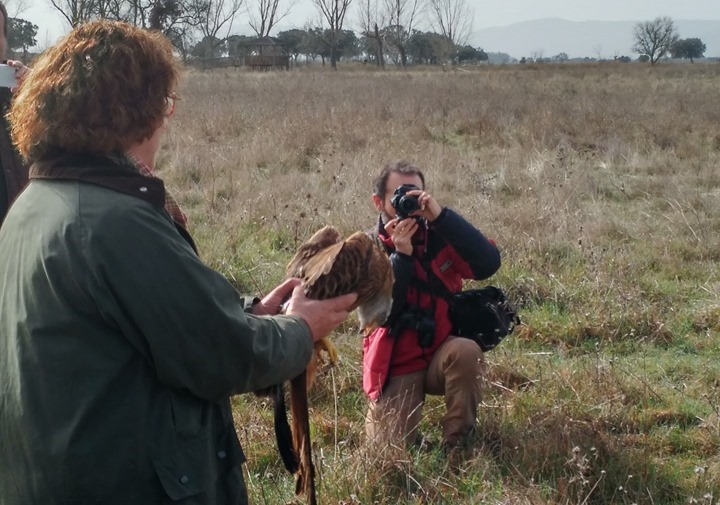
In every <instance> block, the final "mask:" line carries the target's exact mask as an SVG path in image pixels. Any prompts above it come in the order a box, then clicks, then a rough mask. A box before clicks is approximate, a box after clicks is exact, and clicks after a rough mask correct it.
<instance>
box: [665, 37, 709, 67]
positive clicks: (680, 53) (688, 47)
mask: <svg viewBox="0 0 720 505" xmlns="http://www.w3.org/2000/svg"><path fill="white" fill-rule="evenodd" d="M705 49H706V48H705V44H703V41H702V40H700V39H697V38H694V39H680V40H678V41H677V42H675V43H674V44H673V45H672V47H671V48H670V54H672V57H673V58H684V59H689V60H690V63H693V59H694V58H702V57H703V55H704V54H705Z"/></svg>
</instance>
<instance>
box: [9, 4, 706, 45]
mask: <svg viewBox="0 0 720 505" xmlns="http://www.w3.org/2000/svg"><path fill="white" fill-rule="evenodd" d="M255 1H257V0H245V2H246V3H247V2H250V5H253V4H254V2H255ZM285 1H287V0H285ZM466 1H467V3H468V5H469V6H470V8H471V9H472V10H473V12H474V17H473V20H474V21H473V30H479V29H481V28H487V27H491V26H507V25H510V24H513V23H518V22H521V21H529V20H533V19H542V18H562V19H567V20H570V21H643V20H648V19H653V18H655V17H657V16H670V17H671V18H673V19H712V20H720V1H718V0H466ZM8 3H11V2H8ZM26 3H27V4H28V5H30V7H29V8H28V9H27V10H26V11H24V12H23V13H22V14H21V15H20V17H22V18H24V19H27V20H28V21H31V22H32V23H34V24H36V25H37V26H38V28H39V30H38V37H37V40H38V44H39V45H40V46H41V47H47V46H48V45H50V44H52V43H53V42H54V41H55V40H56V39H57V38H58V37H59V36H61V35H62V34H64V33H66V32H67V31H68V26H67V24H66V23H64V22H63V20H62V16H61V15H60V14H59V13H58V12H57V11H56V10H54V8H53V7H52V6H50V1H49V0H26ZM353 3H355V4H357V3H358V0H354V2H353ZM356 11H357V6H356V5H351V7H350V13H349V14H348V19H347V22H346V27H347V28H350V29H353V28H354V29H357V27H356V26H354V20H355V18H356V17H357V16H356ZM10 15H12V11H11V14H10ZM315 19H318V18H317V13H316V10H315V8H314V6H313V3H312V0H299V1H298V3H297V4H296V6H295V7H294V8H293V10H292V11H291V16H288V17H287V18H286V19H284V20H283V22H282V24H281V25H280V26H279V28H280V30H283V29H287V28H291V27H298V28H301V27H302V26H303V25H304V24H305V23H306V22H308V21H312V20H315ZM348 23H349V24H348ZM233 32H234V33H248V32H249V28H248V26H247V16H245V15H244V16H242V17H241V18H240V19H239V20H238V21H236V23H235V27H234V29H233Z"/></svg>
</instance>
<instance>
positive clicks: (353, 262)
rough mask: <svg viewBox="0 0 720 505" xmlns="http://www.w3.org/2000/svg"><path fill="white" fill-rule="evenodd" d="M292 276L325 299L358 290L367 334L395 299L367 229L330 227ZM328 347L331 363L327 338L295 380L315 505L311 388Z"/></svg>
mask: <svg viewBox="0 0 720 505" xmlns="http://www.w3.org/2000/svg"><path fill="white" fill-rule="evenodd" d="M287 274H288V276H289V277H299V278H300V279H302V281H303V286H304V287H305V294H306V295H307V296H308V297H309V298H314V299H318V300H324V299H327V298H334V297H336V296H340V295H344V294H347V293H357V295H358V298H357V301H356V302H355V304H354V305H353V307H352V308H351V310H354V309H355V308H357V309H358V316H359V318H360V324H361V326H362V333H363V336H366V335H368V334H369V333H370V332H371V331H372V330H374V329H375V328H377V327H378V326H380V325H381V324H383V323H384V322H385V319H386V318H387V317H388V315H389V314H390V306H391V303H392V287H393V281H394V278H393V271H392V265H391V264H390V260H389V259H388V257H387V256H386V255H385V253H383V252H382V251H381V250H380V248H379V247H378V246H377V245H376V244H375V242H374V241H373V240H372V239H371V238H370V237H369V236H368V235H367V234H365V233H362V232H357V233H354V234H352V235H351V236H350V237H348V238H347V239H345V240H341V239H340V234H339V233H338V231H337V230H336V229H335V228H333V227H332V226H326V227H324V228H322V229H321V230H319V231H318V232H317V233H315V235H313V236H312V237H311V238H310V240H308V241H307V242H306V243H305V244H303V245H302V246H300V248H299V249H298V251H297V253H296V254H295V256H294V257H293V259H292V260H291V261H290V263H289V265H288V269H287ZM323 348H324V349H326V350H327V351H328V355H329V356H330V358H331V361H334V356H335V355H336V353H335V350H334V346H333V345H332V343H331V342H330V340H329V339H327V338H324V339H322V340H320V341H318V342H317V343H316V344H315V353H314V354H313V357H312V359H311V361H310V363H309V364H308V368H307V370H306V371H305V372H303V373H302V374H300V376H299V377H296V378H295V379H293V380H292V381H291V382H290V411H291V413H292V439H293V440H292V447H293V451H294V453H295V456H296V459H295V461H297V462H298V463H299V464H298V470H297V472H296V479H297V481H296V487H295V492H296V493H297V494H304V495H305V496H306V498H307V503H308V504H310V505H315V504H316V503H317V502H316V498H315V468H314V465H313V463H312V451H311V446H310V423H309V415H308V401H307V390H308V388H309V387H310V386H311V385H312V382H313V379H314V376H315V369H316V367H317V361H318V359H319V352H320V349H323Z"/></svg>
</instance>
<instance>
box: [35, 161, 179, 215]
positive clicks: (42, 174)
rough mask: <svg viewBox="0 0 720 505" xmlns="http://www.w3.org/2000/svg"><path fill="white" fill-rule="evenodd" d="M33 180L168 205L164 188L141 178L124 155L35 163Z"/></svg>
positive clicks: (154, 180)
mask: <svg viewBox="0 0 720 505" xmlns="http://www.w3.org/2000/svg"><path fill="white" fill-rule="evenodd" d="M30 179H53V180H71V181H80V182H86V183H89V184H95V185H96V186H102V187H104V188H108V189H111V190H114V191H117V192H119V193H124V194H126V195H130V196H134V197H136V198H139V199H141V200H144V201H146V202H148V203H150V204H151V205H154V206H156V207H163V206H164V205H165V184H164V183H163V181H162V180H161V179H158V178H157V177H147V176H145V175H143V174H141V173H140V172H139V171H138V169H137V168H136V167H135V166H134V165H133V163H132V161H130V160H129V159H128V158H127V156H125V155H124V154H121V153H118V154H109V155H95V154H71V153H63V154H60V155H58V156H56V157H53V158H49V159H45V160H41V161H36V162H35V163H33V164H32V165H31V166H30Z"/></svg>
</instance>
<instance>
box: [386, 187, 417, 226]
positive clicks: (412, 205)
mask: <svg viewBox="0 0 720 505" xmlns="http://www.w3.org/2000/svg"><path fill="white" fill-rule="evenodd" d="M413 189H420V188H418V187H417V186H416V185H415V184H403V185H402V186H398V187H397V189H396V190H395V192H394V193H393V196H392V198H391V199H390V204H391V205H392V206H393V207H394V208H395V212H396V213H397V217H398V219H405V218H406V217H410V214H412V213H413V212H415V211H416V210H420V201H419V200H418V197H417V196H416V195H408V194H406V193H407V192H408V191H412V190H413Z"/></svg>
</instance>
